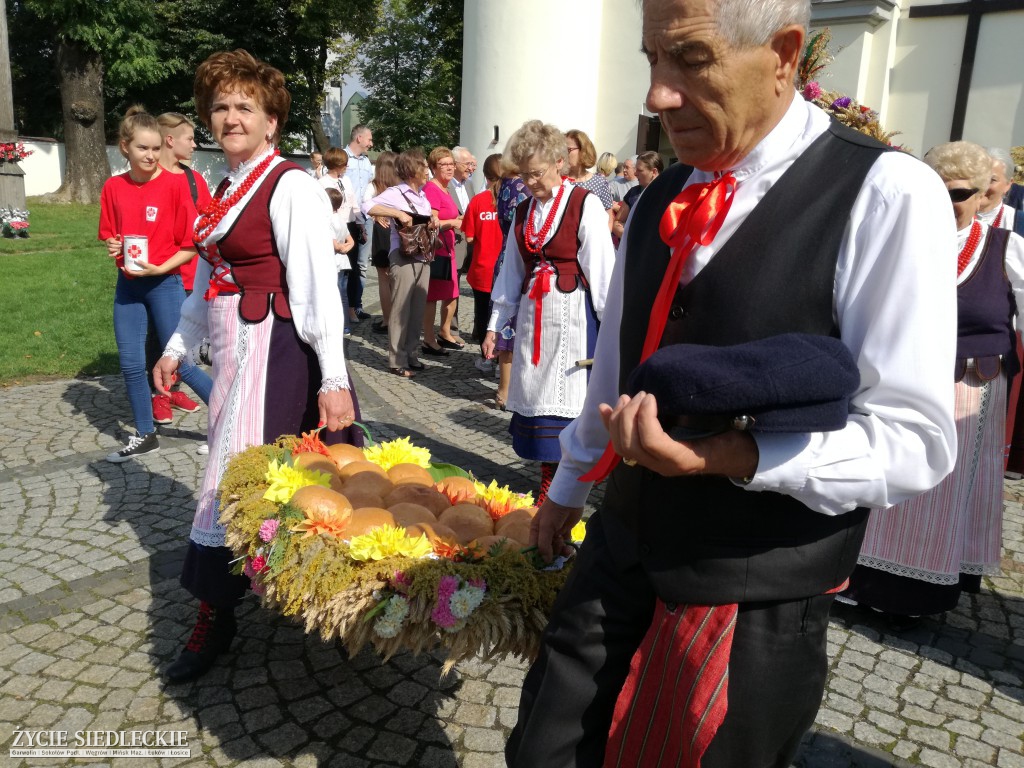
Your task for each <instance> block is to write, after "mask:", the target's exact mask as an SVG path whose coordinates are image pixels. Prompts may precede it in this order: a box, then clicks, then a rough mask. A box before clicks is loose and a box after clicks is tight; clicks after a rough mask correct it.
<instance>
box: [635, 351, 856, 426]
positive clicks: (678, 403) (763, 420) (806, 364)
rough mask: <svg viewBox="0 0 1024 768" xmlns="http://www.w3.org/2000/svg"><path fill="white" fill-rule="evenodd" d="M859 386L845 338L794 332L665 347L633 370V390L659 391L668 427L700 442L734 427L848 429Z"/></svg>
mask: <svg viewBox="0 0 1024 768" xmlns="http://www.w3.org/2000/svg"><path fill="white" fill-rule="evenodd" d="M858 386H860V372H859V371H858V369H857V363H856V361H855V360H854V359H853V355H852V354H851V353H850V350H849V349H847V347H846V345H845V344H843V343H842V342H841V341H840V340H839V339H835V338H832V337H830V336H815V335H810V334H804V333H787V334H782V335H780V336H770V337H768V338H765V339H760V340H758V341H751V342H746V343H744V344H736V345H733V346H726V347H716V346H707V345H703V344H673V345H670V346H667V347H662V348H661V349H659V350H658V351H656V352H655V353H654V354H653V355H651V356H650V357H649V358H648V359H647V360H646V361H644V362H643V363H641V364H640V366H639V367H638V368H637V369H636V370H635V371H633V373H632V374H631V375H630V377H629V380H628V383H627V390H628V393H629V394H630V395H635V394H636V393H637V392H640V391H644V392H650V393H651V394H653V395H654V396H655V397H656V398H657V401H658V414H659V418H661V420H662V422H663V424H664V425H665V427H666V429H667V430H668V431H669V432H670V433H671V434H672V435H673V436H674V437H677V438H680V439H694V438H697V437H702V436H707V435H711V434H716V433H719V432H724V431H726V430H728V429H749V430H755V431H761V432H829V431H832V430H837V429H842V428H843V427H844V426H845V425H846V420H847V417H848V415H849V411H850V397H851V395H853V393H854V392H855V391H856V390H857V387H858Z"/></svg>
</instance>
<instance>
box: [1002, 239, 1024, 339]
mask: <svg viewBox="0 0 1024 768" xmlns="http://www.w3.org/2000/svg"><path fill="white" fill-rule="evenodd" d="M1006 276H1007V277H1008V278H1009V279H1010V286H1011V287H1012V288H1013V298H1014V300H1015V301H1016V302H1017V328H1020V327H1021V325H1020V319H1021V316H1022V314H1024V237H1021V236H1020V235H1018V234H1017V233H1016V232H1011V233H1010V240H1009V242H1008V243H1007V244H1006Z"/></svg>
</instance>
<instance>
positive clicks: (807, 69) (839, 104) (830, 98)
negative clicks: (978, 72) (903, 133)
mask: <svg viewBox="0 0 1024 768" xmlns="http://www.w3.org/2000/svg"><path fill="white" fill-rule="evenodd" d="M831 39H832V33H831V31H829V30H828V29H827V28H826V29H823V30H822V31H820V32H816V33H815V34H813V35H811V37H810V39H809V40H808V42H807V47H806V48H804V54H803V57H802V58H801V60H800V66H799V68H798V70H797V88H799V89H800V93H801V95H802V96H803V97H804V98H805V99H806V100H807V101H810V102H813V103H814V104H817V105H818V106H819V107H821V108H822V109H824V110H825V111H826V112H828V113H829V114H830V115H832V117H834V118H835V119H836V120H838V121H839V122H840V123H842V124H843V125H846V126H849V127H850V128H853V129H854V130H856V131H860V132H861V133H863V134H866V135H867V136H870V137H871V138H873V139H877V140H878V141H880V142H882V143H883V144H888V145H889V146H892V147H895V148H896V149H902V150H904V151H909V150H907V148H906V147H904V146H901V145H897V144H893V143H892V138H893V136H897V135H898V134H899V131H887V130H885V128H883V127H882V124H881V123H880V122H879V116H878V113H877V112H876V111H875V110H873V109H871V108H870V107H866V106H864V105H863V104H859V103H858V102H857V100H856V99H853V98H851V97H849V96H845V95H843V94H841V93H839V92H838V91H831V90H827V89H825V88H823V87H822V86H821V83H820V82H819V80H820V78H821V76H822V74H823V71H824V69H825V68H826V67H827V66H828V65H829V63H831V61H832V54H831V53H829V49H828V44H829V42H830V41H831Z"/></svg>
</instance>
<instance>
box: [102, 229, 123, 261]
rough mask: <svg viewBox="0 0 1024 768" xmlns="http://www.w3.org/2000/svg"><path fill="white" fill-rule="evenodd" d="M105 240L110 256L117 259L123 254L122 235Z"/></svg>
mask: <svg viewBox="0 0 1024 768" xmlns="http://www.w3.org/2000/svg"><path fill="white" fill-rule="evenodd" d="M103 242H104V243H105V244H106V246H107V256H109V257H110V258H112V259H116V258H117V257H119V256H120V255H121V252H122V250H123V249H124V243H123V242H122V241H121V236H120V235H115V236H114V237H108V238H107V239H106V240H104V241H103Z"/></svg>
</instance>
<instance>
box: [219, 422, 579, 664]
mask: <svg viewBox="0 0 1024 768" xmlns="http://www.w3.org/2000/svg"><path fill="white" fill-rule="evenodd" d="M430 458H431V457H430V452H429V451H427V450H426V449H424V448H419V447H416V446H414V445H412V443H411V442H410V440H409V439H408V438H401V439H398V440H394V441H391V442H386V443H380V444H375V445H371V446H370V447H368V448H366V449H365V450H364V449H362V448H355V447H353V446H350V445H333V446H329V447H328V446H326V445H324V444H323V443H322V442H321V441H320V439H319V437H318V436H317V435H316V433H308V434H304V435H303V436H302V437H301V438H297V437H294V436H284V437H281V438H280V439H278V441H277V442H276V443H275V444H273V445H263V446H256V447H253V448H249V449H248V450H245V451H243V452H242V453H240V454H238V455H237V456H235V457H234V458H233V459H232V460H231V463H230V464H229V466H228V468H227V471H226V472H225V474H224V478H223V481H222V482H221V486H220V493H221V508H222V510H223V511H222V513H221V523H222V524H224V525H225V526H227V544H228V546H229V547H231V549H232V550H233V551H234V553H235V555H236V556H237V558H238V559H237V560H236V567H237V569H238V571H239V572H244V573H245V574H246V575H248V576H249V577H250V579H251V580H252V585H253V589H254V591H256V592H257V593H258V594H260V595H261V597H262V600H263V603H264V605H266V606H267V607H270V608H272V609H274V610H277V611H279V612H281V613H282V614H284V615H285V616H294V617H297V618H299V619H301V620H302V622H303V623H304V625H305V629H306V631H307V632H314V631H316V632H319V633H320V635H321V637H323V638H324V640H331V639H334V638H338V639H340V641H341V642H342V643H343V644H344V646H345V647H346V649H347V650H348V652H349V653H350V654H351V655H355V654H357V653H358V652H359V651H360V650H361V649H362V648H363V647H364V646H365V645H366V644H367V643H369V644H371V645H372V646H373V647H374V648H375V649H376V650H377V652H378V653H380V654H381V655H382V656H383V657H385V658H388V657H390V656H392V655H393V654H395V653H399V652H402V651H411V652H413V653H418V652H420V651H424V650H428V649H431V648H435V647H438V646H440V647H443V648H445V649H447V652H448V660H447V662H446V669H447V668H450V667H451V666H453V665H454V664H455V663H456V662H458V661H461V660H463V659H468V658H471V657H473V656H476V655H478V654H481V655H483V656H485V657H491V656H497V655H502V656H503V655H513V656H518V657H520V658H524V659H531V658H533V657H534V656H535V655H536V654H537V651H538V649H539V644H540V633H541V631H542V630H543V628H544V626H545V624H546V623H547V617H548V614H549V613H550V610H551V606H552V603H553V602H554V599H555V595H556V594H557V593H558V591H559V589H560V588H561V587H562V585H563V584H564V583H565V579H566V576H567V573H568V570H569V567H568V565H569V564H568V563H567V562H566V561H564V560H558V561H556V563H555V564H554V565H553V566H551V567H547V568H546V567H545V566H544V564H543V563H541V562H539V560H538V558H537V555H536V552H535V551H533V549H532V548H530V547H529V531H530V522H531V520H532V518H533V515H534V514H535V513H536V508H535V507H534V506H532V505H533V498H532V497H531V496H530V495H529V494H519V493H515V492H513V491H511V490H510V489H509V488H508V486H498V484H497V483H496V482H495V481H493V480H492V481H491V482H490V483H489V484H488V485H484V484H483V483H482V482H480V481H479V480H476V479H474V478H473V477H472V476H471V475H469V474H468V473H467V472H465V471H464V470H462V469H460V468H458V467H455V466H452V465H450V464H440V463H434V462H431V460H430ZM584 535H585V526H584V524H582V523H580V524H579V525H578V526H577V527H576V528H575V529H573V539H574V540H577V541H578V540H582V538H583V536H584Z"/></svg>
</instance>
